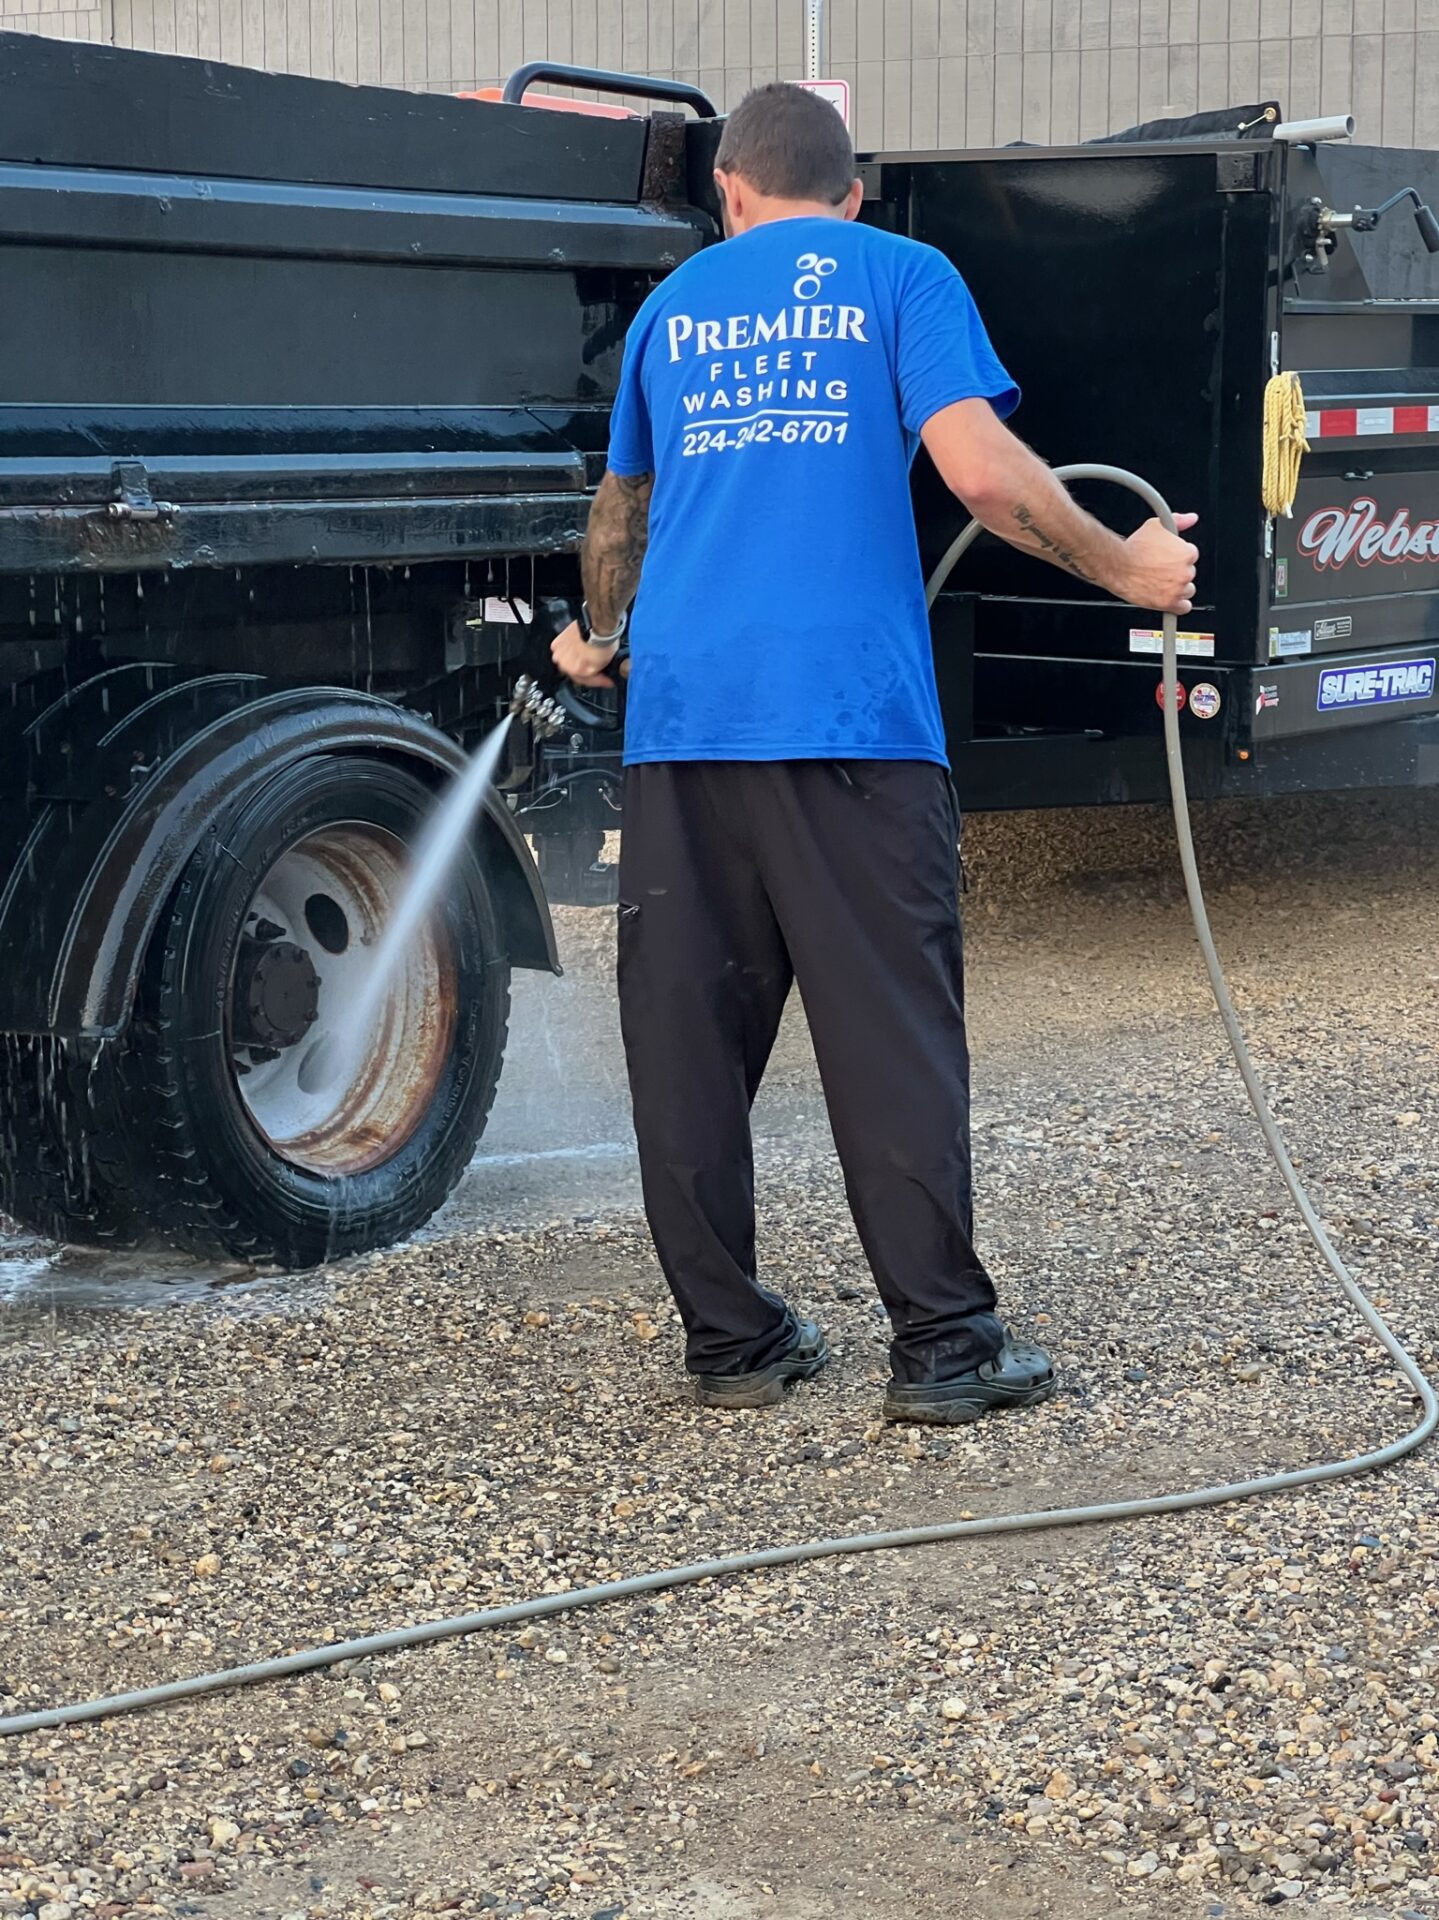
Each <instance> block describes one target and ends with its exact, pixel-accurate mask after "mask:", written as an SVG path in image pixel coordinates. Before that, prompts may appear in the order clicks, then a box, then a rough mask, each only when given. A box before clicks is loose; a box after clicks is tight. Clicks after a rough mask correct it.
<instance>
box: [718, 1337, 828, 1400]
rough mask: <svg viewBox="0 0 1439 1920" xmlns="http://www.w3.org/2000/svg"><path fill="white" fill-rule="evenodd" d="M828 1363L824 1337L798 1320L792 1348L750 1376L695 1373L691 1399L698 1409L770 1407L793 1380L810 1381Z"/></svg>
mask: <svg viewBox="0 0 1439 1920" xmlns="http://www.w3.org/2000/svg"><path fill="white" fill-rule="evenodd" d="M828 1360H829V1348H828V1347H827V1346H826V1345H825V1343H824V1335H823V1334H822V1333H821V1332H820V1330H819V1328H818V1327H817V1326H816V1325H815V1323H814V1321H813V1320H801V1321H800V1325H799V1332H798V1334H797V1335H796V1336H795V1342H794V1345H793V1346H792V1347H791V1348H790V1349H789V1351H788V1352H787V1353H782V1354H781V1355H780V1357H779V1359H778V1360H771V1361H770V1363H769V1365H768V1366H767V1367H756V1368H755V1370H754V1372H753V1373H697V1374H696V1375H695V1376H694V1382H695V1399H696V1400H698V1401H699V1403H700V1405H701V1406H702V1407H772V1406H775V1405H776V1404H777V1403H778V1402H779V1401H780V1400H781V1399H783V1397H784V1390H785V1388H786V1387H787V1386H790V1385H791V1384H792V1383H793V1382H794V1381H796V1380H812V1379H813V1378H814V1376H815V1375H816V1374H817V1373H818V1372H819V1370H820V1368H821V1367H823V1366H824V1365H825V1364H826V1363H827V1362H828Z"/></svg>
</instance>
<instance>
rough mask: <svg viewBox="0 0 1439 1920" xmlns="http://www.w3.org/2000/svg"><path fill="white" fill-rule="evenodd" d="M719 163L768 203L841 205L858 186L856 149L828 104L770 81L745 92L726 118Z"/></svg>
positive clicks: (801, 89) (806, 92) (781, 82)
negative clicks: (777, 201)
mask: <svg viewBox="0 0 1439 1920" xmlns="http://www.w3.org/2000/svg"><path fill="white" fill-rule="evenodd" d="M715 165H716V167H718V168H719V169H720V171H721V172H722V173H737V174H739V175H740V176H741V178H742V179H745V180H747V181H748V182H749V184H750V185H751V186H752V187H753V188H754V189H755V191H756V193H762V194H764V195H765V196H766V197H767V198H769V199H775V200H822V201H823V202H824V203H825V204H826V205H827V206H832V207H837V206H838V205H839V203H840V201H841V200H843V199H844V197H845V195H846V194H847V193H848V192H849V190H850V187H851V186H852V185H853V182H854V173H855V168H854V145H853V142H852V141H851V140H850V137H849V129H848V128H847V127H846V126H845V124H844V121H843V120H842V119H841V118H840V116H839V115H838V114H837V113H836V112H835V110H834V108H833V107H832V106H831V105H830V103H829V102H828V100H825V99H822V98H821V97H820V95H819V94H817V93H811V92H810V91H809V90H808V89H807V88H805V87H796V86H793V85H791V84H790V83H789V82H788V81H785V80H772V81H771V82H770V83H769V85H768V86H764V87H756V88H755V90H754V92H753V93H747V94H746V95H745V97H744V99H743V100H741V102H740V103H739V105H738V106H737V107H736V108H735V110H734V112H733V113H732V114H731V115H730V116H729V118H728V120H726V122H725V129H724V133H723V135H722V136H721V139H720V144H719V152H718V153H717V154H716V155H715Z"/></svg>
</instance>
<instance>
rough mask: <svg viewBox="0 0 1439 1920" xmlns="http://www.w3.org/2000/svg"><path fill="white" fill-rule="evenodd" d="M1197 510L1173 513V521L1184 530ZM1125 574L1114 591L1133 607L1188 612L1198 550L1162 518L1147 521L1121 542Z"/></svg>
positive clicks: (1187, 527) (1192, 596)
mask: <svg viewBox="0 0 1439 1920" xmlns="http://www.w3.org/2000/svg"><path fill="white" fill-rule="evenodd" d="M1198 518H1199V515H1198V514H1197V513H1176V514H1175V516H1174V524H1175V525H1176V526H1177V527H1178V528H1179V529H1180V532H1181V533H1187V532H1188V531H1189V529H1190V528H1191V527H1192V526H1193V525H1194V524H1195V522H1196V521H1197V520H1198ZM1124 554H1125V565H1124V577H1123V579H1122V580H1121V581H1120V582H1118V584H1117V590H1118V591H1119V592H1120V593H1121V594H1122V595H1123V597H1124V598H1125V599H1126V600H1128V601H1130V602H1131V604H1132V605H1134V606H1136V607H1147V608H1152V609H1153V611H1154V612H1155V613H1188V612H1189V610H1190V608H1191V607H1192V606H1193V605H1194V566H1195V562H1196V561H1197V560H1198V558H1199V549H1198V547H1196V546H1195V545H1194V544H1193V543H1192V542H1191V541H1189V540H1181V539H1180V537H1179V534H1175V533H1171V532H1170V531H1169V529H1168V528H1167V527H1166V526H1165V525H1164V523H1163V521H1162V520H1146V521H1145V523H1144V525H1143V526H1142V527H1140V528H1139V529H1138V530H1137V531H1136V532H1134V533H1131V534H1130V536H1129V538H1128V539H1127V540H1126V541H1125V543H1124Z"/></svg>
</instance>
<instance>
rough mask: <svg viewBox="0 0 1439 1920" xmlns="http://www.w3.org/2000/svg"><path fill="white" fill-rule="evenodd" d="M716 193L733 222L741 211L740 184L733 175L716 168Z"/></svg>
mask: <svg viewBox="0 0 1439 1920" xmlns="http://www.w3.org/2000/svg"><path fill="white" fill-rule="evenodd" d="M714 182H715V191H716V193H718V195H719V197H720V205H721V206H722V207H723V208H724V209H725V210H726V212H727V213H728V214H729V217H730V220H731V221H733V220H734V218H735V215H736V214H737V213H738V211H739V192H738V182H737V180H736V178H735V176H734V175H733V174H732V173H725V172H724V171H723V169H722V168H720V167H716V168H715V172H714Z"/></svg>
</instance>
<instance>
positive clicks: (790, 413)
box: [680, 407, 849, 427]
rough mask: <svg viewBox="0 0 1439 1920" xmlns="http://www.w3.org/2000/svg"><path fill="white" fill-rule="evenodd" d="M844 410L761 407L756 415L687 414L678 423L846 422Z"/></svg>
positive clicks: (687, 425)
mask: <svg viewBox="0 0 1439 1920" xmlns="http://www.w3.org/2000/svg"><path fill="white" fill-rule="evenodd" d="M848 418H849V413H848V410H847V409H845V408H839V409H835V408H833V407H761V408H760V410H759V412H758V413H726V412H725V411H724V410H723V408H721V410H720V411H719V412H718V413H687V414H686V415H685V417H684V419H683V420H682V421H681V422H680V425H681V426H684V427H712V426H714V425H715V424H716V422H718V424H719V425H720V426H722V427H738V426H743V424H744V423H745V421H746V420H768V419H775V420H848Z"/></svg>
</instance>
